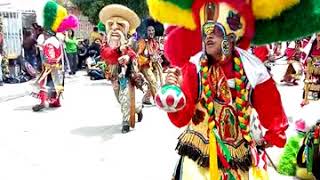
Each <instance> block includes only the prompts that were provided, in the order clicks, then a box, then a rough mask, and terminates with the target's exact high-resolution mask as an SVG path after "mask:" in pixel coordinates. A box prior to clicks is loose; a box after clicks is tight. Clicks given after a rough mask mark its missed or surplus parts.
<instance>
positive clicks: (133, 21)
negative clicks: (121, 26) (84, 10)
mask: <svg viewBox="0 0 320 180" xmlns="http://www.w3.org/2000/svg"><path fill="white" fill-rule="evenodd" d="M112 17H120V18H123V19H125V20H127V21H128V22H129V25H130V27H129V34H133V33H134V32H135V29H136V28H137V27H138V26H139V25H140V18H139V17H138V15H137V14H136V13H135V12H134V11H132V10H131V9H129V8H127V7H125V6H123V5H120V4H111V5H108V6H105V7H104V8H102V9H101V11H100V13H99V18H100V21H101V22H102V23H103V24H105V23H106V22H107V20H108V19H110V18H112Z"/></svg>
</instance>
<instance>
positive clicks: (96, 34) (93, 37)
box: [89, 27, 103, 44]
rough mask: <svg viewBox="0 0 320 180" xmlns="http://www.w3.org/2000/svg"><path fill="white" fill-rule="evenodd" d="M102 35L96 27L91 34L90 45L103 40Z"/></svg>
mask: <svg viewBox="0 0 320 180" xmlns="http://www.w3.org/2000/svg"><path fill="white" fill-rule="evenodd" d="M102 37H103V36H101V34H100V33H99V32H98V27H94V28H93V31H92V32H91V33H90V39H89V40H90V44H92V43H93V42H94V41H95V40H96V39H101V40H102Z"/></svg>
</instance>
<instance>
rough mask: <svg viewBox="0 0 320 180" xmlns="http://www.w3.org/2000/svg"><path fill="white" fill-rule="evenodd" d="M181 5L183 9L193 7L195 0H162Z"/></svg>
mask: <svg viewBox="0 0 320 180" xmlns="http://www.w3.org/2000/svg"><path fill="white" fill-rule="evenodd" d="M160 1H161V0H160ZM162 1H164V2H170V3H172V4H174V5H177V6H179V7H180V8H181V9H191V7H192V3H193V1H194V0H162Z"/></svg>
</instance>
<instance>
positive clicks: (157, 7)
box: [147, 0, 196, 30]
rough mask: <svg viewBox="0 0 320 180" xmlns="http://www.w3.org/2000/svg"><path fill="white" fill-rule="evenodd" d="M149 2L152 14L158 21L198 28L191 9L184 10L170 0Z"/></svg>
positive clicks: (152, 0) (193, 28)
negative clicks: (168, 0) (166, 0)
mask: <svg viewBox="0 0 320 180" xmlns="http://www.w3.org/2000/svg"><path fill="white" fill-rule="evenodd" d="M147 3H148V6H149V12H150V15H151V16H152V17H153V18H154V19H156V20H157V21H159V22H161V23H164V24H170V25H176V26H181V27H185V28H187V29H190V30H195V29H196V24H195V22H194V20H193V17H192V11H191V9H190V10H183V9H181V8H179V7H178V6H176V5H174V4H172V3H170V2H165V1H162V0H147Z"/></svg>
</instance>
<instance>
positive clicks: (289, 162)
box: [278, 134, 303, 176]
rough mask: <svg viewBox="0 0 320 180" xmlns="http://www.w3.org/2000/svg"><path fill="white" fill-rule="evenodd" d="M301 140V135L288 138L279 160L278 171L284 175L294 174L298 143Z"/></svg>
mask: <svg viewBox="0 0 320 180" xmlns="http://www.w3.org/2000/svg"><path fill="white" fill-rule="evenodd" d="M302 140H303V135H301V134H299V135H297V136H294V137H291V138H289V140H288V142H287V144H286V146H285V147H284V151H283V154H282V156H281V157H280V160H279V165H278V172H279V173H280V174H283V175H286V176H295V175H296V167H297V160H296V159H297V155H298V151H299V148H300V143H301V142H302Z"/></svg>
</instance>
